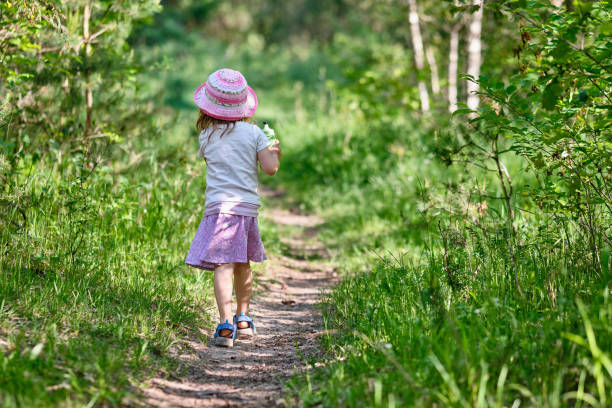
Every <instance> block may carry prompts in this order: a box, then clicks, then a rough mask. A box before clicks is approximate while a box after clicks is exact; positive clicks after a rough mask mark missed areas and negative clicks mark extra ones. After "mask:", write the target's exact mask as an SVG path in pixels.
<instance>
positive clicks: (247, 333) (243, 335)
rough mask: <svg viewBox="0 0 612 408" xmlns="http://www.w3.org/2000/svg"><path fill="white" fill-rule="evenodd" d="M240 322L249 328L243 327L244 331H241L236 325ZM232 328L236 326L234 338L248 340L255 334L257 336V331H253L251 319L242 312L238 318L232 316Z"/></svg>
mask: <svg viewBox="0 0 612 408" xmlns="http://www.w3.org/2000/svg"><path fill="white" fill-rule="evenodd" d="M240 322H247V323H248V324H249V327H245V328H244V329H241V328H240V327H238V323H240ZM234 326H236V332H237V333H236V336H237V337H238V338H239V339H248V338H250V337H253V336H255V334H257V330H256V329H255V323H253V319H251V318H250V317H249V316H247V315H245V314H244V312H240V316H235V315H234Z"/></svg>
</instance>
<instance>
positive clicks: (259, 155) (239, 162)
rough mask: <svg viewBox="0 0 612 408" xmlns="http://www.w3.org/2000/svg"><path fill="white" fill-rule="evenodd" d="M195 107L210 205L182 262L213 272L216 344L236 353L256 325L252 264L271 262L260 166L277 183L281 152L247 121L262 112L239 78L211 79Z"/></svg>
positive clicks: (232, 74)
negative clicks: (262, 221) (260, 214)
mask: <svg viewBox="0 0 612 408" xmlns="http://www.w3.org/2000/svg"><path fill="white" fill-rule="evenodd" d="M194 100H195V103H196V105H197V106H198V107H199V108H200V117H199V119H198V122H197V128H198V130H200V136H199V141H200V150H199V152H198V157H201V158H203V159H204V160H206V164H207V171H206V202H205V209H204V217H203V218H202V222H201V223H200V226H199V227H198V230H197V232H196V235H195V238H194V239H193V243H192V244H191V248H190V249H189V253H188V254H187V258H186V259H185V263H186V264H187V265H190V266H193V267H196V268H200V269H206V270H210V271H214V287H215V299H216V300H217V306H218V308H219V325H218V326H217V330H216V331H215V336H214V343H215V344H216V345H218V346H224V347H232V346H233V345H234V340H235V339H236V338H244V337H251V336H253V335H255V323H254V322H253V319H252V318H251V317H249V302H250V300H251V289H252V283H253V273H252V272H251V266H250V261H254V262H262V261H264V260H265V259H266V253H265V250H264V246H263V243H262V242H261V237H260V236H259V229H258V227H257V210H258V208H259V195H258V194H257V162H259V165H260V166H261V169H262V170H263V171H264V172H265V173H266V174H268V175H270V176H273V175H274V174H276V172H277V171H278V167H279V163H280V158H281V149H280V146H279V142H278V140H274V142H273V143H271V142H270V140H269V139H268V137H267V136H266V135H265V134H264V132H263V131H262V130H261V129H260V128H259V127H257V126H255V125H253V124H250V123H248V122H247V118H249V117H250V116H252V115H253V114H254V113H255V109H256V108H257V96H256V95H255V92H254V91H253V90H252V89H251V88H250V87H249V86H248V85H247V82H246V80H245V78H244V76H243V75H242V74H241V73H240V72H238V71H234V70H231V69H220V70H218V71H215V72H213V73H212V74H211V75H210V76H209V77H208V81H207V82H205V83H204V84H202V85H201V86H200V87H199V88H198V89H197V90H196V91H195V94H194ZM232 277H233V278H234V286H235V289H236V302H237V309H236V313H235V314H232Z"/></svg>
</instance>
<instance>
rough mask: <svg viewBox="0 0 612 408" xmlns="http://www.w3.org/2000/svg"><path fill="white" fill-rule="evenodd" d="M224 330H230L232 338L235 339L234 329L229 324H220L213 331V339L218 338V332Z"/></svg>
mask: <svg viewBox="0 0 612 408" xmlns="http://www.w3.org/2000/svg"><path fill="white" fill-rule="evenodd" d="M224 329H227V330H231V331H232V338H236V327H235V326H234V325H233V324H231V323H220V324H219V325H218V326H217V330H216V331H215V337H219V332H220V331H221V330H224Z"/></svg>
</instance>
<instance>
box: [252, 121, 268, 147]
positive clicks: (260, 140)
mask: <svg viewBox="0 0 612 408" xmlns="http://www.w3.org/2000/svg"><path fill="white" fill-rule="evenodd" d="M253 128H254V130H255V136H256V140H257V153H259V152H260V151H262V150H263V149H265V148H266V147H268V146H270V139H268V136H266V134H265V133H264V132H263V130H261V129H260V128H259V126H256V125H253Z"/></svg>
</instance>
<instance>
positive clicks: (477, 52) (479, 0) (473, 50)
mask: <svg viewBox="0 0 612 408" xmlns="http://www.w3.org/2000/svg"><path fill="white" fill-rule="evenodd" d="M472 5H473V6H478V9H477V10H476V11H475V12H474V13H473V14H472V16H471V21H470V27H469V31H468V61H467V74H468V75H470V76H472V77H473V78H474V79H475V80H477V79H478V77H479V76H480V64H481V62H482V56H481V50H482V43H481V39H480V34H481V31H482V14H483V9H484V7H483V5H484V0H472ZM478 89H479V86H478V83H477V82H476V81H468V83H467V105H468V108H470V109H472V110H476V109H478V105H479V103H480V98H479V96H478V93H477V92H478Z"/></svg>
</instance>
